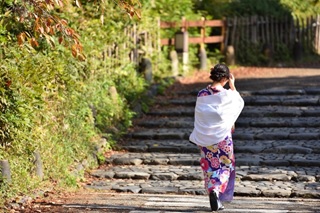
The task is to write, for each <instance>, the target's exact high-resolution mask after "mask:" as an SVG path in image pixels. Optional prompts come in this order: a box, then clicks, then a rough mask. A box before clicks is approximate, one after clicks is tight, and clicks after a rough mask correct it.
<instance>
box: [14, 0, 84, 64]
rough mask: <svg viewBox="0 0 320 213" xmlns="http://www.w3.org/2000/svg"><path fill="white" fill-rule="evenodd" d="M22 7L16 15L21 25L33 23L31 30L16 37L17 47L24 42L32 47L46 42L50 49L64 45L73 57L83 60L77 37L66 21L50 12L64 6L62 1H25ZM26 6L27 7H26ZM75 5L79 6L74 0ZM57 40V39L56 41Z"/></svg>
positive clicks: (78, 2)
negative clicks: (41, 41)
mask: <svg viewBox="0 0 320 213" xmlns="http://www.w3.org/2000/svg"><path fill="white" fill-rule="evenodd" d="M24 2H25V4H21V7H24V8H23V9H22V10H21V11H24V13H23V14H18V17H19V21H20V22H21V23H24V22H28V23H33V27H32V29H29V31H28V32H31V33H30V34H29V33H27V31H26V32H22V33H20V34H19V35H17V41H18V44H19V45H23V44H24V43H25V42H26V41H28V43H29V44H30V45H31V46H32V47H33V48H37V47H39V42H40V40H43V41H46V42H47V44H49V45H50V46H51V47H55V43H57V40H58V43H59V44H61V45H64V46H65V47H67V48H70V49H71V53H72V55H73V56H74V57H76V58H79V59H80V60H84V59H85V57H84V56H83V54H82V51H83V50H82V46H81V44H80V41H79V37H80V36H79V35H78V34H77V33H76V32H75V30H74V29H72V28H71V27H70V26H69V25H68V21H67V20H65V19H62V18H60V17H58V16H57V15H53V13H52V12H51V11H52V10H54V9H55V8H61V7H63V6H64V0H37V1H34V0H25V1H24ZM26 5H28V6H26ZM76 5H77V6H78V7H80V6H81V4H80V1H78V0H76ZM56 38H57V39H56Z"/></svg>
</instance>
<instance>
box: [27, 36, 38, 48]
mask: <svg viewBox="0 0 320 213" xmlns="http://www.w3.org/2000/svg"><path fill="white" fill-rule="evenodd" d="M29 43H30V45H31V46H32V47H34V48H35V47H39V43H38V41H37V40H36V39H35V38H31V39H30V40H29Z"/></svg>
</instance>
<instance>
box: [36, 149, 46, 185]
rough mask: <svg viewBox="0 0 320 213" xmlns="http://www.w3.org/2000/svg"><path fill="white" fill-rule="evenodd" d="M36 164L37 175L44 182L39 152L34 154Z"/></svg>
mask: <svg viewBox="0 0 320 213" xmlns="http://www.w3.org/2000/svg"><path fill="white" fill-rule="evenodd" d="M34 158H35V160H34V164H35V166H36V175H37V176H38V177H39V178H40V179H41V180H42V179H43V176H44V175H43V166H42V160H41V156H40V153H39V151H36V152H34Z"/></svg>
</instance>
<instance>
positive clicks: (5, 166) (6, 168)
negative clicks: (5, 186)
mask: <svg viewBox="0 0 320 213" xmlns="http://www.w3.org/2000/svg"><path fill="white" fill-rule="evenodd" d="M0 170H1V175H2V178H3V179H4V180H5V181H6V182H8V183H10V182H11V171H10V165H9V162H8V160H0Z"/></svg>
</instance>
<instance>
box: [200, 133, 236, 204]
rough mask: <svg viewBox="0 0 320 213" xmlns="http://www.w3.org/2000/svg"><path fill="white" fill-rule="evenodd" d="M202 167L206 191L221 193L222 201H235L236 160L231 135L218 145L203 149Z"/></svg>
mask: <svg viewBox="0 0 320 213" xmlns="http://www.w3.org/2000/svg"><path fill="white" fill-rule="evenodd" d="M200 149H201V159H200V165H201V168H202V170H203V174H204V182H205V189H206V190H207V192H208V193H210V192H211V191H212V190H216V191H219V192H220V195H219V196H220V200H221V201H231V200H232V199H233V192H234V181H235V158H234V153H233V141H232V137H231V134H230V135H229V136H227V137H226V138H225V140H223V141H221V142H220V143H218V144H215V145H212V146H207V147H201V146H200Z"/></svg>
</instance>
